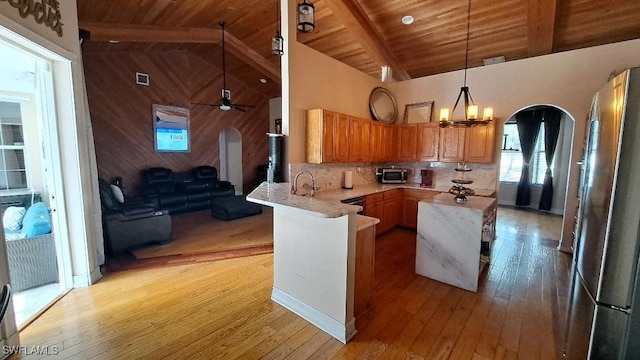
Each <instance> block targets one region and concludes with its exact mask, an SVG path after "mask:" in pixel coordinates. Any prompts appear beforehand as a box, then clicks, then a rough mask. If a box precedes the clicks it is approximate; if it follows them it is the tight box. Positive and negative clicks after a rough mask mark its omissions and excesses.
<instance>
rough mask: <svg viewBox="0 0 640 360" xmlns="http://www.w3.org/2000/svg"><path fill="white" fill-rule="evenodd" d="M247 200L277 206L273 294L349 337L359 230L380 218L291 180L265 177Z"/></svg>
mask: <svg viewBox="0 0 640 360" xmlns="http://www.w3.org/2000/svg"><path fill="white" fill-rule="evenodd" d="M247 200H249V201H252V202H255V203H258V204H263V205H267V206H271V207H273V291H272V294H271V299H272V300H273V301H275V302H277V303H278V304H280V305H282V306H284V307H286V308H287V309H289V310H291V311H293V312H294V313H296V314H298V315H299V316H301V317H302V318H304V319H305V320H307V321H309V322H310V323H312V324H314V325H316V326H317V327H318V328H320V329H321V330H323V331H325V332H326V333H328V334H329V335H331V336H333V337H334V338H336V339H338V340H339V341H341V342H343V343H346V342H347V341H349V339H351V338H352V337H353V335H355V333H356V329H355V317H354V289H355V252H356V232H357V231H358V228H365V227H369V226H373V225H375V223H377V222H378V221H379V220H378V219H375V218H369V217H360V216H359V215H357V212H358V211H360V210H362V207H360V206H354V205H346V204H341V203H340V202H337V203H333V202H327V201H322V200H318V199H316V198H313V197H307V196H297V195H293V194H291V184H289V183H274V184H269V183H266V182H264V183H262V184H261V185H260V186H259V187H258V188H256V189H255V190H254V191H252V192H251V194H249V195H248V196H247ZM358 219H361V220H360V222H361V224H360V226H358V225H359V224H358ZM362 222H364V224H363V223H362Z"/></svg>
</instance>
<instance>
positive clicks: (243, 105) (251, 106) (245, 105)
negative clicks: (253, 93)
mask: <svg viewBox="0 0 640 360" xmlns="http://www.w3.org/2000/svg"><path fill="white" fill-rule="evenodd" d="M232 106H242V107H248V108H254V107H255V106H253V105H247V104H232Z"/></svg>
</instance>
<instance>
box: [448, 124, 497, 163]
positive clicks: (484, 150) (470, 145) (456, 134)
mask: <svg viewBox="0 0 640 360" xmlns="http://www.w3.org/2000/svg"><path fill="white" fill-rule="evenodd" d="M495 139H496V135H495V124H494V122H491V123H489V125H487V126H476V127H468V128H465V127H460V128H457V127H452V128H441V129H440V147H439V152H440V153H439V156H438V159H439V161H442V162H463V161H464V162H468V163H474V164H491V163H493V162H494V153H495Z"/></svg>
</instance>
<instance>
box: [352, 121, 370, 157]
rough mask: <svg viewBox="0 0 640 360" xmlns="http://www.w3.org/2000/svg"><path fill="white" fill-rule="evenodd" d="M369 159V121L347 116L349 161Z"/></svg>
mask: <svg viewBox="0 0 640 360" xmlns="http://www.w3.org/2000/svg"><path fill="white" fill-rule="evenodd" d="M369 161H371V121H370V120H368V119H363V118H359V117H355V116H350V117H349V162H369Z"/></svg>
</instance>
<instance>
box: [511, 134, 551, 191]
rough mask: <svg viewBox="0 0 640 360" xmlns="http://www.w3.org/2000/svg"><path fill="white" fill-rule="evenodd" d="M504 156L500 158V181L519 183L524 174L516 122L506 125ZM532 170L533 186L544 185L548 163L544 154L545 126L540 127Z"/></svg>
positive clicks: (532, 160)
mask: <svg viewBox="0 0 640 360" xmlns="http://www.w3.org/2000/svg"><path fill="white" fill-rule="evenodd" d="M503 137H504V139H503V145H502V155H501V157H500V181H503V182H519V181H520V174H521V173H522V164H523V160H522V149H521V148H520V137H519V136H518V126H517V125H516V123H515V122H507V123H506V124H504V134H503ZM529 165H530V166H529V169H530V170H531V184H538V185H542V184H543V183H544V173H545V172H546V170H547V161H546V159H545V152H544V124H543V125H542V126H540V132H539V133H538V140H537V142H536V147H535V150H534V153H533V157H532V159H531V164H529Z"/></svg>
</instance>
